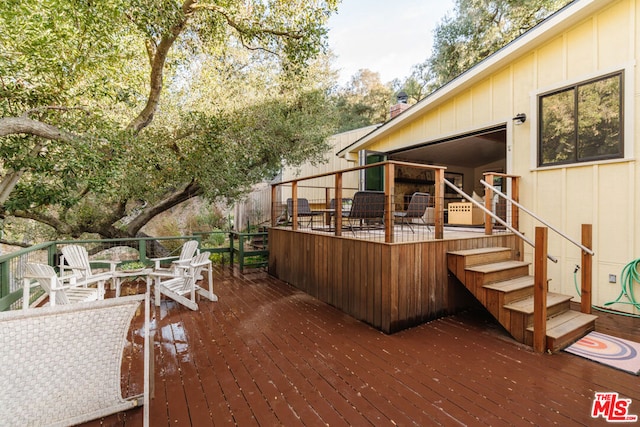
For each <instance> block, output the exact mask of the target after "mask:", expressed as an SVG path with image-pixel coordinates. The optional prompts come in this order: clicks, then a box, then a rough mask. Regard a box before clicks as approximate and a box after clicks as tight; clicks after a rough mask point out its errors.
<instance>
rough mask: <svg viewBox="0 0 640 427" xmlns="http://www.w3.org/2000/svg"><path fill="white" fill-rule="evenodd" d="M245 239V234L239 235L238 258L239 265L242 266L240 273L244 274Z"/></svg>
mask: <svg viewBox="0 0 640 427" xmlns="http://www.w3.org/2000/svg"><path fill="white" fill-rule="evenodd" d="M244 238H245V235H244V234H243V233H238V256H239V257H240V260H239V261H238V263H239V264H240V273H244Z"/></svg>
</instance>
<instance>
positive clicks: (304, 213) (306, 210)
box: [287, 197, 322, 227]
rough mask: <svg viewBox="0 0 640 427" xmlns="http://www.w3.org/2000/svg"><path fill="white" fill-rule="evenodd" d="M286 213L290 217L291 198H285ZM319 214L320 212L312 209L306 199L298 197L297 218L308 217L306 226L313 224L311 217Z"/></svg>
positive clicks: (291, 208) (291, 212)
mask: <svg viewBox="0 0 640 427" xmlns="http://www.w3.org/2000/svg"><path fill="white" fill-rule="evenodd" d="M287 213H288V215H289V218H291V216H292V215H293V199H287ZM319 215H322V212H315V211H312V210H311V207H310V206H309V201H308V200H307V199H305V198H302V197H299V198H298V218H300V217H303V218H309V223H308V225H307V226H308V227H311V226H312V225H313V218H314V217H315V216H319Z"/></svg>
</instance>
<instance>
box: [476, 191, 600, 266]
mask: <svg viewBox="0 0 640 427" xmlns="http://www.w3.org/2000/svg"><path fill="white" fill-rule="evenodd" d="M480 183H481V184H482V185H484V186H485V187H487V188H490V189H491V191H493V192H494V193H496V194H498V195H499V196H500V197H502V198H504V199H505V200H507V201H509V202H511V203H513V204H514V205H516V206H517V207H518V209H520V210H522V211H524V212H526V213H528V214H529V215H531V216H532V217H533V218H534V219H536V220H537V221H539V222H541V223H542V224H544V225H546V226H547V227H548V228H550V229H551V230H553V231H555V232H556V233H558V234H559V235H560V236H561V237H564V238H565V239H567V240H568V241H570V242H571V243H573V244H574V245H576V246H577V247H579V248H580V249H582V250H583V251H584V252H586V253H588V254H589V255H591V256H593V255H595V252H593V251H592V250H591V249H589V248H587V247H586V246H584V245H582V244H581V243H578V242H576V241H575V240H573V239H572V238H571V237H569V236H567V235H566V234H564V233H563V232H562V231H560V230H558V229H557V228H555V227H554V226H552V225H551V224H549V223H548V222H547V221H545V220H543V219H542V218H540V217H539V216H538V215H536V214H535V213H533V212H531V211H530V210H529V209H527V208H525V207H524V206H522V205H521V204H520V203H518V202H516V201H515V200H513V199H512V198H511V197H509V196H507V195H506V194H504V193H503V192H501V191H500V190H498V189H497V188H496V187H494V186H493V185H491V184H489V183H488V182H486V181H485V180H484V179H481V180H480Z"/></svg>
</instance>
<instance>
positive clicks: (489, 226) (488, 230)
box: [484, 173, 496, 236]
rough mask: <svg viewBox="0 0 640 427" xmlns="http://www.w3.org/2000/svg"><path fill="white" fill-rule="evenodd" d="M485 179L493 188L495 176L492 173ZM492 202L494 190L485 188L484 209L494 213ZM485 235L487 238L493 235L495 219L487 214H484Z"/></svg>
mask: <svg viewBox="0 0 640 427" xmlns="http://www.w3.org/2000/svg"><path fill="white" fill-rule="evenodd" d="M484 179H485V181H486V182H487V184H489V185H491V186H493V174H490V173H489V174H486V175H485V177H484ZM492 202H493V190H492V189H491V187H485V190H484V207H485V208H487V210H489V211H491V212H493V206H491V203H492ZM494 213H496V212H494ZM484 234H485V235H487V236H491V235H492V234H493V218H491V215H489V214H488V213H486V212H485V214H484Z"/></svg>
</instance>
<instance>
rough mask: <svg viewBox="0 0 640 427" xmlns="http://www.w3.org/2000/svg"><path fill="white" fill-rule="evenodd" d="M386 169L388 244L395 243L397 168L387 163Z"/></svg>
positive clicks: (385, 215) (385, 228) (386, 236)
mask: <svg viewBox="0 0 640 427" xmlns="http://www.w3.org/2000/svg"><path fill="white" fill-rule="evenodd" d="M384 169H385V170H384V195H385V197H384V241H385V242H386V243H393V237H394V236H393V221H394V220H393V204H394V203H393V198H394V194H393V193H394V188H395V187H394V185H395V184H394V181H395V167H394V164H393V163H386V164H385V165H384Z"/></svg>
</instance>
